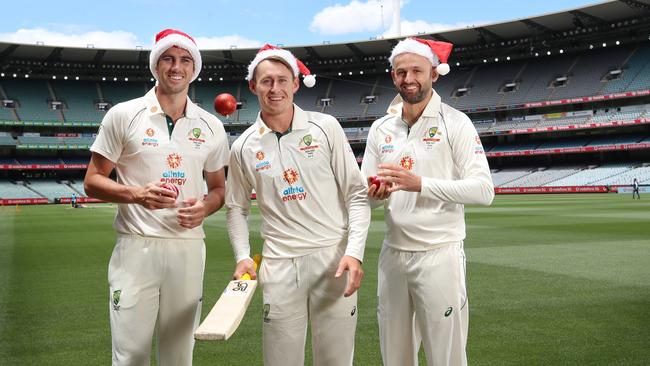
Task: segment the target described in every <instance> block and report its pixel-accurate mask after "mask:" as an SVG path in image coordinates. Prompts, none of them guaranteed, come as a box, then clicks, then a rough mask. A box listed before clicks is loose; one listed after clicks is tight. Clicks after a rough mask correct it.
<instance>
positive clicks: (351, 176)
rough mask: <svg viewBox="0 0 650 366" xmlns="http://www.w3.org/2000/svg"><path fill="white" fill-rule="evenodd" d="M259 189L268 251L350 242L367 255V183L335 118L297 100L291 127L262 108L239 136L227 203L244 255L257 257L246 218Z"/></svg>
mask: <svg viewBox="0 0 650 366" xmlns="http://www.w3.org/2000/svg"><path fill="white" fill-rule="evenodd" d="M253 189H254V190H255V192H256V194H257V204H258V206H259V209H260V212H261V214H262V220H263V223H262V227H261V235H262V238H263V239H264V249H263V255H264V257H268V258H295V257H299V256H303V255H307V254H309V253H311V252H314V251H316V250H318V249H321V248H324V247H329V246H333V245H338V244H341V243H345V242H346V241H347V249H346V252H345V254H346V255H350V256H353V257H355V258H357V259H359V260H363V251H364V247H365V241H366V236H367V231H368V225H369V223H370V206H369V205H368V200H367V188H366V186H365V183H364V179H363V177H362V175H361V172H360V171H359V166H358V165H357V161H356V158H355V157H354V154H353V153H352V149H351V148H350V144H349V143H348V141H347V139H346V137H345V134H344V132H343V129H342V128H341V126H340V125H339V123H338V121H337V120H336V119H335V118H334V117H332V116H329V115H326V114H322V113H316V112H306V111H303V110H302V109H300V108H299V107H298V106H297V105H295V104H294V116H293V121H292V124H291V130H290V132H288V133H286V134H284V135H282V136H279V134H276V133H275V132H273V131H272V130H271V129H270V128H269V127H268V126H266V124H265V123H264V121H262V119H261V118H260V115H259V114H258V116H257V120H256V121H255V123H254V124H253V125H252V126H251V127H249V128H248V129H247V130H246V131H245V132H244V133H243V134H242V135H241V136H240V137H239V138H238V139H237V140H236V141H235V142H234V143H233V145H232V148H231V153H230V164H229V168H228V184H227V185H226V207H227V208H228V213H227V217H228V232H229V234H230V241H231V243H232V245H233V249H234V251H235V258H236V260H237V261H238V262H239V261H240V260H242V259H245V258H248V257H249V256H250V245H249V241H248V224H247V222H246V218H247V216H248V212H249V207H250V194H251V191H252V190H253Z"/></svg>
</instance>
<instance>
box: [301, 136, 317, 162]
mask: <svg viewBox="0 0 650 366" xmlns="http://www.w3.org/2000/svg"><path fill="white" fill-rule="evenodd" d="M298 148H299V149H300V151H302V152H303V153H304V154H305V156H306V157H308V158H313V157H314V152H315V151H316V150H318V148H320V146H318V144H317V142H316V140H315V139H314V137H313V136H312V135H311V134H309V135H305V136H303V137H302V139H301V140H300V142H299V143H298Z"/></svg>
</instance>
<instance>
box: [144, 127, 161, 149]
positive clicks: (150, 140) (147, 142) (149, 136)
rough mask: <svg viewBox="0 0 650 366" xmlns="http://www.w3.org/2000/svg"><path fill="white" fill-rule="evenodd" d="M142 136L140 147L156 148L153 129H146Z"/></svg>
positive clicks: (156, 140) (156, 142)
mask: <svg viewBox="0 0 650 366" xmlns="http://www.w3.org/2000/svg"><path fill="white" fill-rule="evenodd" d="M144 134H145V137H144V138H143V139H142V146H151V147H158V139H157V138H154V136H155V135H156V131H155V130H154V129H153V128H147V130H146V131H144Z"/></svg>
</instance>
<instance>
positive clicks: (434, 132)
mask: <svg viewBox="0 0 650 366" xmlns="http://www.w3.org/2000/svg"><path fill="white" fill-rule="evenodd" d="M441 137H442V132H440V131H439V130H438V127H431V128H429V130H428V131H427V132H426V134H425V136H424V137H423V138H422V142H423V143H424V145H425V148H426V149H427V150H431V149H432V148H433V147H434V146H435V144H436V143H438V142H440V138H441Z"/></svg>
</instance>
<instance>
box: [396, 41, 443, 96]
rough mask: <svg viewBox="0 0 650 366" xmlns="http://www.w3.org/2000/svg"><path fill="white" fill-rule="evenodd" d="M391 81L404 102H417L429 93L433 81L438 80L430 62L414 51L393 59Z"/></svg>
mask: <svg viewBox="0 0 650 366" xmlns="http://www.w3.org/2000/svg"><path fill="white" fill-rule="evenodd" d="M391 76H392V78H393V83H394V84H395V87H396V88H397V91H398V92H399V95H400V96H401V97H402V99H404V101H405V102H406V103H409V104H417V103H420V102H422V101H424V100H425V99H426V98H427V97H429V96H430V95H431V90H432V89H433V85H432V84H433V83H434V82H435V81H436V80H438V74H437V73H436V71H435V69H434V68H433V65H431V62H429V60H428V59H427V58H425V57H423V56H420V55H417V54H415V53H403V54H401V55H399V56H397V57H395V60H394V61H393V70H392V71H391Z"/></svg>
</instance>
